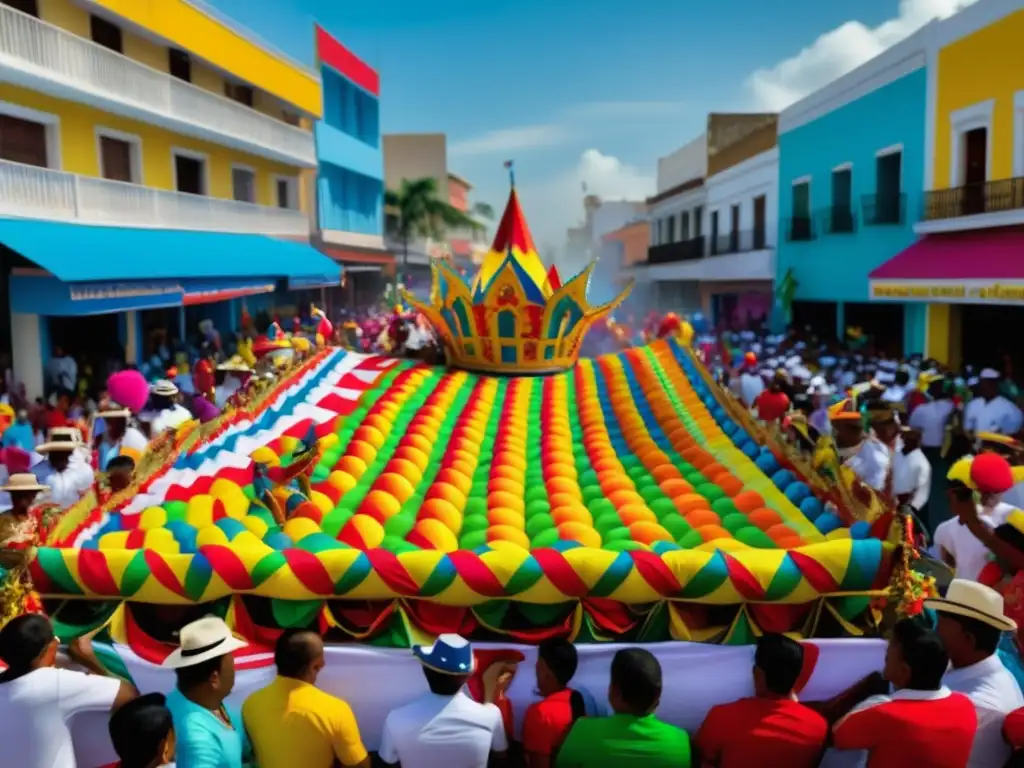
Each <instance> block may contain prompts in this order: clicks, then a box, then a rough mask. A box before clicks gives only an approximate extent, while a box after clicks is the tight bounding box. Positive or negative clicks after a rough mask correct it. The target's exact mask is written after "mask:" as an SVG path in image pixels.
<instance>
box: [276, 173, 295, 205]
mask: <svg viewBox="0 0 1024 768" xmlns="http://www.w3.org/2000/svg"><path fill="white" fill-rule="evenodd" d="M274 204H275V205H276V206H277V207H278V208H293V209H297V208H298V207H299V194H298V186H297V180H296V179H294V178H292V177H290V176H275V177H274Z"/></svg>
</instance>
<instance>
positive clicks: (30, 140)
mask: <svg viewBox="0 0 1024 768" xmlns="http://www.w3.org/2000/svg"><path fill="white" fill-rule="evenodd" d="M46 138H47V137H46V125H45V124H43V123H37V122H34V121H32V120H22V119H21V118H18V117H11V116H10V115H3V114H0V158H2V159H4V160H10V161H11V162H13V163H24V164H25V165H36V166H39V167H40V168H48V167H49V159H50V158H49V152H48V151H47V142H46Z"/></svg>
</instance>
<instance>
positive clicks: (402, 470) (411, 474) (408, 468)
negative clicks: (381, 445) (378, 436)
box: [384, 458, 423, 485]
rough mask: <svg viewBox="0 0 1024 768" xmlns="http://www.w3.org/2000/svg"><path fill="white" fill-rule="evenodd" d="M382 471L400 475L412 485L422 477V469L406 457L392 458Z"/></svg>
mask: <svg viewBox="0 0 1024 768" xmlns="http://www.w3.org/2000/svg"><path fill="white" fill-rule="evenodd" d="M384 472H385V473H388V472H392V473H394V474H396V475H401V476H402V477H404V478H405V479H406V480H408V481H409V482H410V483H412V484H413V485H416V484H417V483H418V482H419V481H420V480H421V479H422V477H423V470H422V469H420V468H419V467H417V466H416V465H415V464H413V463H412V462H411V461H409V460H408V459H398V458H392V459H391V461H389V462H388V463H387V465H386V466H385V467H384Z"/></svg>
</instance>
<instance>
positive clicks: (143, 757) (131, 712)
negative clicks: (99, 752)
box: [110, 693, 174, 768]
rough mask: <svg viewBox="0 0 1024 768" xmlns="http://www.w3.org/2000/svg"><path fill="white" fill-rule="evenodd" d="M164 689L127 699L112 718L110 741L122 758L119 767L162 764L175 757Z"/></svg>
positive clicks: (155, 766)
mask: <svg viewBox="0 0 1024 768" xmlns="http://www.w3.org/2000/svg"><path fill="white" fill-rule="evenodd" d="M165 705H166V699H165V698H164V695H163V694H162V693H147V694H146V695H145V696H139V697H138V698H137V699H135V700H133V701H130V702H128V703H127V704H125V705H124V706H123V707H121V708H120V709H119V710H117V711H116V712H115V713H114V716H113V717H111V718H110V741H111V743H113V745H114V751H115V752H117V756H118V757H119V758H120V760H121V762H120V763H118V766H117V768H159V766H163V765H170V764H171V761H173V760H174V728H173V724H172V722H171V711H170V710H169V709H167V707H166V706H165Z"/></svg>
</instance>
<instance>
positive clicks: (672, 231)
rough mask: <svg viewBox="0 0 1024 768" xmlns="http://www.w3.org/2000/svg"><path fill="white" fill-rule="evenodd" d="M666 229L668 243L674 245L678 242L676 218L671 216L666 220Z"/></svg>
mask: <svg viewBox="0 0 1024 768" xmlns="http://www.w3.org/2000/svg"><path fill="white" fill-rule="evenodd" d="M665 227H666V231H667V232H668V235H667V237H668V241H669V242H670V243H674V242H675V241H676V217H675V216H669V217H668V218H667V219H665Z"/></svg>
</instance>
